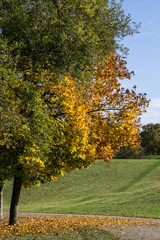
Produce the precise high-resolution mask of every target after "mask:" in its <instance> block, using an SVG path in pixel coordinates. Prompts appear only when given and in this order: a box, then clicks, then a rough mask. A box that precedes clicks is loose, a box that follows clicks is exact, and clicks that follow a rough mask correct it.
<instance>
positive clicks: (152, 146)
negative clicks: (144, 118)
mask: <svg viewBox="0 0 160 240" xmlns="http://www.w3.org/2000/svg"><path fill="white" fill-rule="evenodd" d="M140 135H141V138H142V142H141V146H142V147H143V148H144V151H145V154H146V155H159V154H160V124H159V123H156V124H153V123H149V124H147V125H145V126H143V130H142V131H141V133H140Z"/></svg>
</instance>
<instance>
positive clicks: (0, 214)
mask: <svg viewBox="0 0 160 240" xmlns="http://www.w3.org/2000/svg"><path fill="white" fill-rule="evenodd" d="M2 218H3V187H2V186H0V219H2Z"/></svg>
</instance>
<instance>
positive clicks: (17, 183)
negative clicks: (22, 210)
mask: <svg viewBox="0 0 160 240" xmlns="http://www.w3.org/2000/svg"><path fill="white" fill-rule="evenodd" d="M21 187H22V179H21V178H19V177H17V176H15V178H14V184H13V192H12V199H11V206H10V218H9V225H14V224H18V203H19V198H20V192H21Z"/></svg>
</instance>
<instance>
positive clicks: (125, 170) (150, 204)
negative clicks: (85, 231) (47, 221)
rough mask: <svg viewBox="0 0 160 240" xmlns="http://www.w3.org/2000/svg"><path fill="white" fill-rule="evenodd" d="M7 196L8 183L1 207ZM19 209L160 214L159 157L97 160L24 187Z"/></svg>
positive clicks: (87, 212)
mask: <svg viewBox="0 0 160 240" xmlns="http://www.w3.org/2000/svg"><path fill="white" fill-rule="evenodd" d="M10 198H11V184H10V183H8V186H7V188H6V189H5V190H4V210H9V203H10ZM19 210H20V211H30V212H48V213H81V214H102V215H121V216H139V217H155V218H160V159H143V160H142V159H141V160H137V159H136V160H127V159H126V160H112V161H111V163H110V164H107V163H105V162H104V161H103V160H99V161H98V162H97V163H96V164H93V165H92V166H91V167H90V168H89V169H81V170H79V171H72V172H71V173H69V174H67V173H66V174H65V176H64V177H62V176H60V177H59V178H58V181H57V182H49V183H45V184H44V185H41V187H39V188H36V187H33V188H31V189H30V190H24V189H23V190H22V193H21V199H20V205H19Z"/></svg>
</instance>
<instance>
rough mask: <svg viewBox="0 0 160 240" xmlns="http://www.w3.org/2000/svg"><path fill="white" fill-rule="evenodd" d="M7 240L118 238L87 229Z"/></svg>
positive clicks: (16, 237) (100, 231)
mask: <svg viewBox="0 0 160 240" xmlns="http://www.w3.org/2000/svg"><path fill="white" fill-rule="evenodd" d="M2 239H4V240H6V238H3V237H2V238H1V236H0V240H2ZM7 239H8V240H42V239H43V240H50V239H53V240H71V239H72V240H74V239H75V240H82V239H85V240H92V239H97V240H118V239H119V238H118V237H116V236H115V235H113V234H112V233H109V232H107V231H105V230H101V229H89V230H79V231H70V232H66V233H61V232H58V233H48V234H39V235H38V236H35V235H24V236H13V237H10V238H7Z"/></svg>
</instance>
